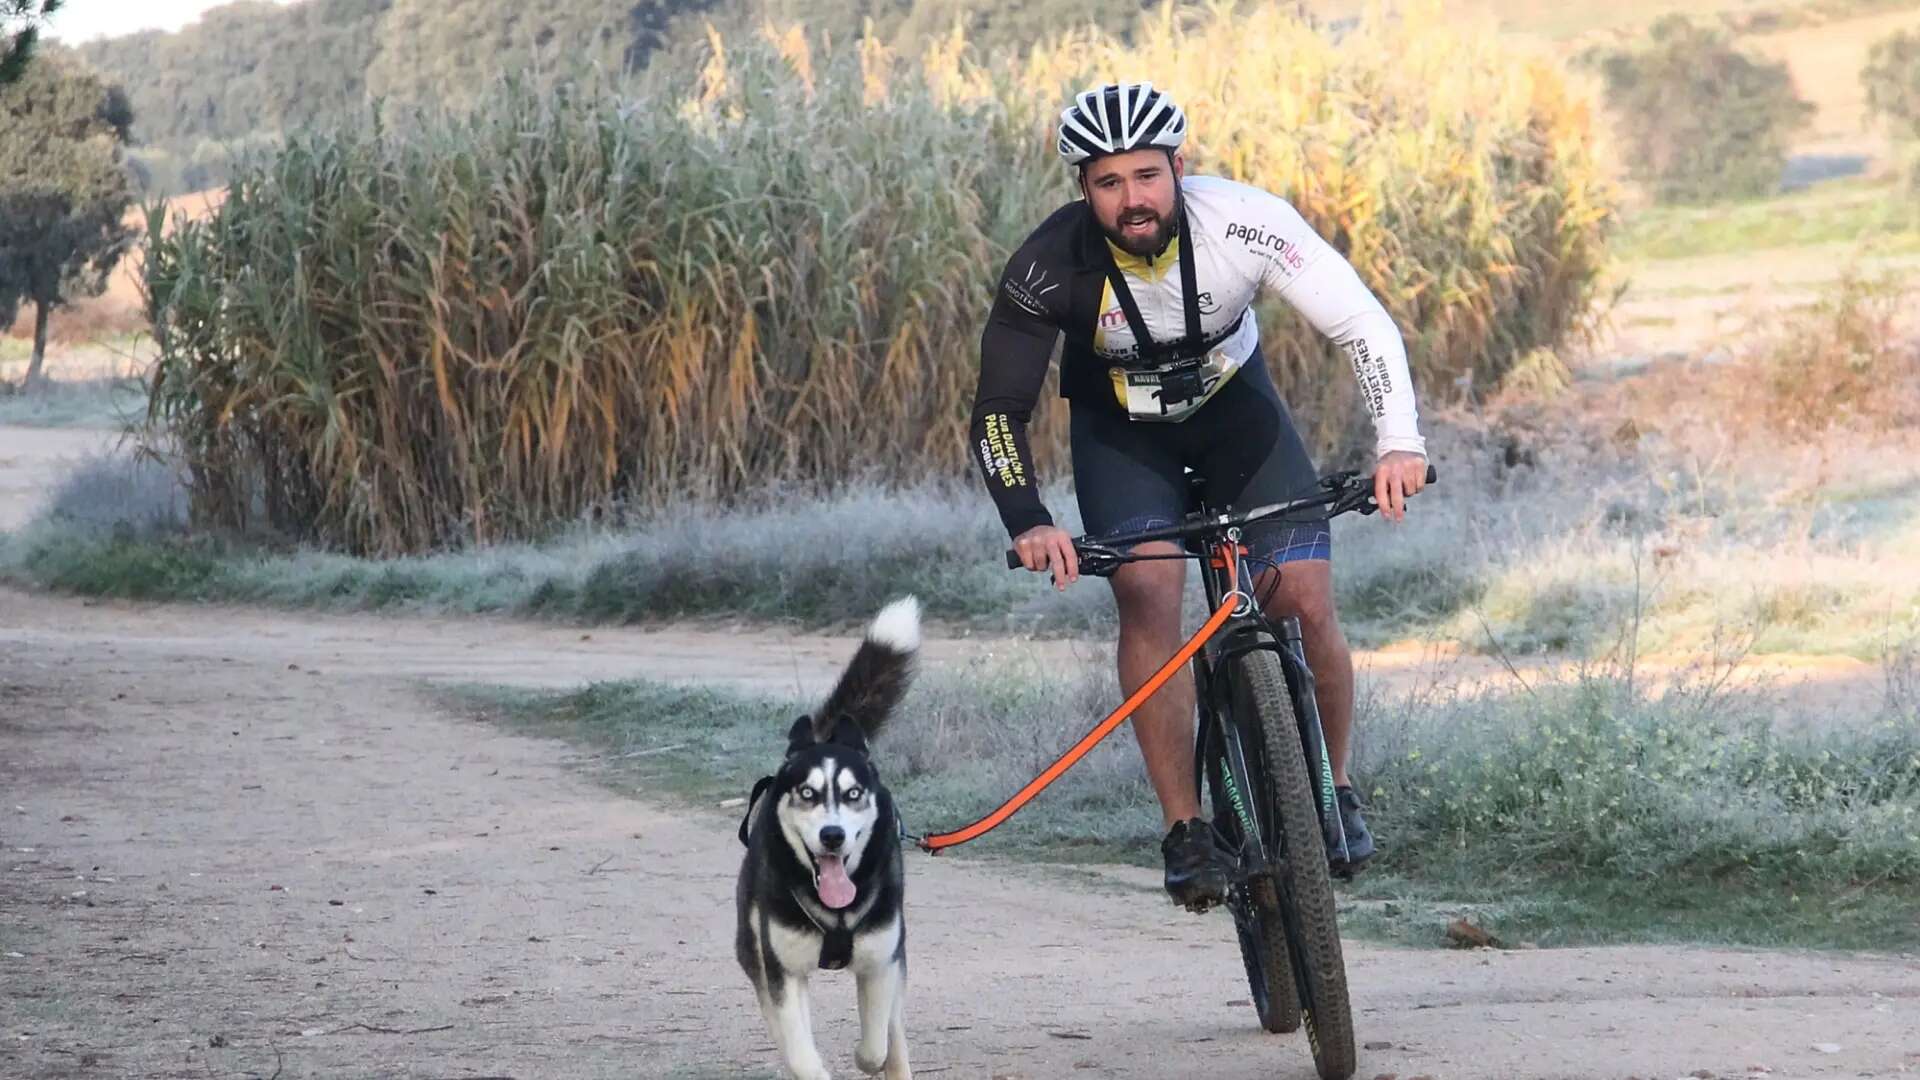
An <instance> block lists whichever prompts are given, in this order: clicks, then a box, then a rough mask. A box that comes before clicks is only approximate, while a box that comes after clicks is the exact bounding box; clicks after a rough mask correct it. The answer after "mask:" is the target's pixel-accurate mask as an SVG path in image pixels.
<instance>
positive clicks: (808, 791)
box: [800, 787, 820, 802]
mask: <svg viewBox="0 0 1920 1080" xmlns="http://www.w3.org/2000/svg"><path fill="white" fill-rule="evenodd" d="M800 797H801V798H803V799H805V800H807V801H808V802H812V801H813V800H815V799H817V798H819V797H820V793H819V792H817V791H815V790H813V789H812V788H810V787H803V788H801V789H800Z"/></svg>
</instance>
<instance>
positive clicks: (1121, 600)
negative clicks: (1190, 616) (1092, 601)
mask: <svg viewBox="0 0 1920 1080" xmlns="http://www.w3.org/2000/svg"><path fill="white" fill-rule="evenodd" d="M1111 580H1112V583H1113V599H1114V603H1115V605H1116V606H1117V607H1118V608H1119V609H1120V629H1121V630H1122V632H1145V633H1150V634H1154V635H1157V636H1165V635H1166V634H1167V633H1174V634H1177V633H1178V632H1179V629H1180V591H1181V588H1182V587H1183V586H1184V584H1185V581H1186V564H1185V563H1182V562H1179V561H1178V560H1171V559H1170V560H1166V561H1154V562H1137V563H1128V564H1127V565H1125V566H1122V567H1121V568H1120V569H1119V570H1117V571H1115V572H1114V575H1113V578H1112V579H1111Z"/></svg>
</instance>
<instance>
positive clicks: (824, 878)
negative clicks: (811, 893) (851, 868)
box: [813, 855, 855, 910]
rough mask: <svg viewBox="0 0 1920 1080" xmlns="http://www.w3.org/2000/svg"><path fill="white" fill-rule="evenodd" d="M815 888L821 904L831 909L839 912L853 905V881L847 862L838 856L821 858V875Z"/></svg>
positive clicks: (814, 884) (815, 880)
mask: <svg viewBox="0 0 1920 1080" xmlns="http://www.w3.org/2000/svg"><path fill="white" fill-rule="evenodd" d="M813 887H814V889H815V891H817V892H819V894H820V902H821V903H823V904H825V905H827V906H828V907H830V908H833V909H835V910H839V909H840V908H843V907H846V906H847V905H848V904H851V903H853V894H854V891H855V890H854V887H853V879H852V878H850V877H848V876H847V861H846V860H845V859H843V858H841V857H840V856H838V855H822V856H820V874H819V876H818V877H816V878H814V881H813Z"/></svg>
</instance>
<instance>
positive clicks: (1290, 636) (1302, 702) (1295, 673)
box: [1274, 615, 1353, 864]
mask: <svg viewBox="0 0 1920 1080" xmlns="http://www.w3.org/2000/svg"><path fill="white" fill-rule="evenodd" d="M1274 630H1275V632H1276V633H1277V634H1278V635H1279V638H1280V647H1281V655H1282V656H1284V657H1285V658H1286V661H1287V662H1286V663H1284V664H1282V665H1281V667H1282V668H1283V669H1284V670H1285V671H1286V676H1287V692H1288V693H1289V694H1292V695H1293V711H1294V715H1295V716H1297V717H1299V718H1300V748H1301V750H1302V751H1304V752H1305V753H1306V757H1307V767H1308V768H1310V769H1312V770H1313V771H1314V773H1315V775H1316V777H1317V778H1318V779H1319V783H1318V784H1316V785H1314V789H1315V790H1314V794H1315V799H1314V801H1315V802H1316V803H1318V804H1319V807H1320V832H1321V837H1322V839H1323V840H1325V842H1326V846H1327V859H1328V860H1329V861H1330V862H1333V863H1335V864H1346V863H1351V862H1352V861H1353V857H1352V855H1351V853H1349V852H1348V851H1347V830H1346V827H1345V825H1344V824H1343V823H1342V822H1341V820H1340V800H1339V798H1338V797H1336V796H1335V794H1334V789H1333V760H1332V759H1331V758H1329V757H1328V756H1327V737H1326V733H1325V732H1324V731H1322V730H1321V728H1320V701H1319V699H1318V698H1317V697H1315V696H1314V685H1313V669H1311V668H1309V667H1308V666H1307V653H1306V645H1305V643H1304V642H1303V640H1302V639H1301V636H1300V620H1299V619H1296V618H1294V617H1292V616H1290V615H1289V616H1286V617H1285V618H1282V619H1279V620H1277V621H1276V623H1275V624H1274Z"/></svg>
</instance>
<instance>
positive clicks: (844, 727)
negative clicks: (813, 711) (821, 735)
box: [814, 715, 867, 754]
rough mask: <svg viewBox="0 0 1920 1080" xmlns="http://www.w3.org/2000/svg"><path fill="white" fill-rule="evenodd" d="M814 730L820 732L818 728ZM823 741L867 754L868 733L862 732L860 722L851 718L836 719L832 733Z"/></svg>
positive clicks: (843, 716)
mask: <svg viewBox="0 0 1920 1080" xmlns="http://www.w3.org/2000/svg"><path fill="white" fill-rule="evenodd" d="M814 730H815V732H816V733H818V731H819V729H818V728H817V727H816V728H815V729H814ZM822 741H823V742H830V743H832V744H834V745H835V746H845V747H848V748H850V749H854V750H858V751H860V752H861V753H862V754H864V753H866V752H867V733H866V732H865V731H863V730H861V728H860V722H859V721H857V720H855V719H854V718H853V717H851V716H845V715H842V716H838V717H835V718H834V720H833V731H832V733H831V734H829V735H828V736H827V737H826V738H825V739H824V740H822Z"/></svg>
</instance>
